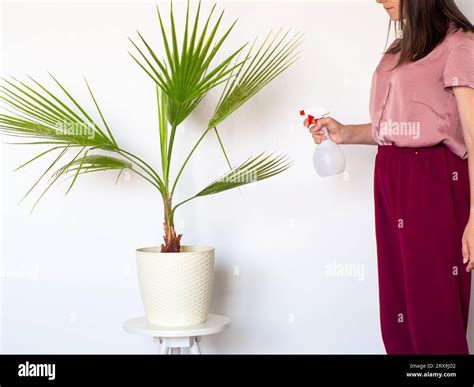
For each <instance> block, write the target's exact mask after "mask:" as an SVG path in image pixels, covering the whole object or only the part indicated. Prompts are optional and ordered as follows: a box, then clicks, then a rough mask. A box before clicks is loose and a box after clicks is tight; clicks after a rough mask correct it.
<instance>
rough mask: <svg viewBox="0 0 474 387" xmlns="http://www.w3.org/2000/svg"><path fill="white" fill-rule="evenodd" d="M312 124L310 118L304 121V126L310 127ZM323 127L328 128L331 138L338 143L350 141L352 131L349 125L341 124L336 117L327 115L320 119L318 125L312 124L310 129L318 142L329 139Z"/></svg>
mask: <svg viewBox="0 0 474 387" xmlns="http://www.w3.org/2000/svg"><path fill="white" fill-rule="evenodd" d="M310 125H312V122H311V123H310V122H309V121H308V119H306V120H305V121H304V126H306V127H307V128H308V127H309V126H310ZM323 127H326V128H327V130H328V133H329V136H330V137H331V140H333V141H334V142H335V143H336V144H347V143H349V138H348V137H349V132H350V131H349V129H348V126H346V125H343V124H341V123H340V122H338V121H336V120H335V119H334V118H331V117H325V118H320V119H318V120H317V123H316V125H313V126H311V128H310V129H309V131H310V132H311V135H312V136H313V139H314V142H315V143H316V144H321V143H322V142H323V141H324V140H327V137H326V135H325V134H324V132H323V130H322V128H323Z"/></svg>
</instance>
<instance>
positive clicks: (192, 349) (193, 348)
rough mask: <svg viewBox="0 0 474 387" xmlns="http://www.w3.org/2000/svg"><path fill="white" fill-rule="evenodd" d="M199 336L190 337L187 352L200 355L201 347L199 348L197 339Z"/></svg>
mask: <svg viewBox="0 0 474 387" xmlns="http://www.w3.org/2000/svg"><path fill="white" fill-rule="evenodd" d="M200 340H201V338H200V337H199V336H196V337H193V338H192V341H193V342H192V345H191V347H189V353H191V354H193V355H200V354H201V348H199V341H200Z"/></svg>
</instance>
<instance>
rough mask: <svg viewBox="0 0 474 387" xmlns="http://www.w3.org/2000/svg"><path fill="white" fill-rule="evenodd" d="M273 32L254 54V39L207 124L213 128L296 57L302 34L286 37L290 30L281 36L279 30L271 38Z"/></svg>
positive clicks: (296, 58)
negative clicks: (241, 64) (242, 63)
mask: <svg viewBox="0 0 474 387" xmlns="http://www.w3.org/2000/svg"><path fill="white" fill-rule="evenodd" d="M272 35H273V33H272V31H270V33H269V34H268V35H267V37H266V38H265V39H264V41H263V43H262V44H261V46H260V47H259V48H258V50H257V52H256V54H255V55H253V49H254V46H255V41H254V43H253V45H252V46H251V47H250V49H249V50H248V53H247V56H246V58H245V61H244V62H245V63H244V65H243V66H241V67H240V68H239V69H238V71H237V74H236V76H235V77H232V78H231V79H229V80H228V81H227V83H226V85H225V88H224V90H223V92H222V94H221V98H220V100H219V102H218V105H217V107H216V110H215V112H214V115H213V117H212V118H211V120H210V121H209V127H211V128H212V127H215V126H217V125H218V124H219V123H221V122H222V121H224V120H225V119H226V118H227V117H229V116H230V115H231V114H232V113H233V112H235V111H236V110H237V109H238V108H239V107H241V106H242V105H243V104H245V102H247V101H248V100H250V99H251V98H252V97H253V96H254V95H255V94H257V93H258V92H259V91H260V90H262V89H263V88H264V87H265V86H266V85H268V84H269V83H270V82H271V81H272V80H273V79H275V78H276V77H277V76H278V75H280V74H281V73H282V72H284V71H285V70H286V69H287V68H288V67H290V66H291V65H292V64H293V63H294V62H295V61H296V60H298V54H299V52H298V51H297V49H298V47H299V46H300V44H301V38H302V34H300V33H296V34H294V35H292V36H289V35H290V31H287V32H286V33H285V34H283V35H282V31H281V30H280V31H278V32H277V33H276V34H274V36H273V37H272ZM250 58H251V60H250Z"/></svg>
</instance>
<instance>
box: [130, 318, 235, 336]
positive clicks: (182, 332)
mask: <svg viewBox="0 0 474 387" xmlns="http://www.w3.org/2000/svg"><path fill="white" fill-rule="evenodd" d="M229 326H230V318H228V317H225V316H220V315H218V314H210V315H208V317H207V321H206V322H204V323H202V324H198V325H190V326H185V327H164V326H159V325H152V324H150V323H149V322H148V321H147V319H146V317H145V316H142V317H138V318H134V319H131V320H128V321H125V323H124V324H123V328H124V329H125V331H126V332H128V333H132V334H135V335H144V336H153V337H192V336H206V335H213V334H214V333H219V332H223V331H225V330H226V329H227V328H229Z"/></svg>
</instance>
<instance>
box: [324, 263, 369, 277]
mask: <svg viewBox="0 0 474 387" xmlns="http://www.w3.org/2000/svg"><path fill="white" fill-rule="evenodd" d="M324 275H325V276H326V277H330V278H334V277H336V278H338V277H339V278H355V279H357V280H358V281H363V280H364V278H365V264H363V263H338V262H336V261H333V262H332V263H330V264H327V265H325V266H324Z"/></svg>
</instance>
